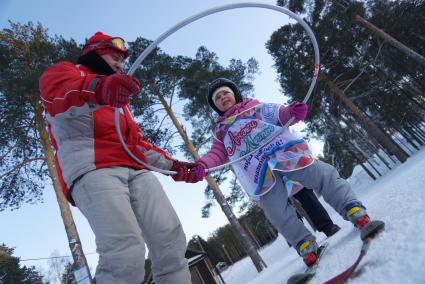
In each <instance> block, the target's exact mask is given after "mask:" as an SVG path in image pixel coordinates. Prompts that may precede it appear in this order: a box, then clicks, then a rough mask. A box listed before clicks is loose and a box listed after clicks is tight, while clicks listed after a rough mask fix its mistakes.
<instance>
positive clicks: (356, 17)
mask: <svg viewBox="0 0 425 284" xmlns="http://www.w3.org/2000/svg"><path fill="white" fill-rule="evenodd" d="M332 2H333V3H334V4H335V5H336V6H337V7H338V8H340V9H342V10H343V11H346V9H347V8H346V7H345V6H344V5H342V4H341V3H340V2H339V1H337V0H332ZM353 19H354V20H355V21H356V22H359V23H360V24H362V25H363V26H364V27H366V28H367V29H369V30H371V31H372V32H373V33H374V34H375V35H376V36H378V37H379V38H381V39H382V40H384V41H386V42H388V43H389V44H391V45H392V46H393V47H395V48H397V49H398V50H400V51H401V52H403V53H404V54H406V55H407V56H409V57H411V58H412V59H414V60H415V61H417V62H419V63H420V64H422V65H424V66H425V58H424V57H423V56H422V55H420V54H419V53H417V52H415V51H413V50H412V49H410V48H408V47H407V46H405V45H404V44H402V43H401V42H399V41H398V40H396V39H395V38H393V37H392V36H390V35H389V34H387V33H386V32H384V31H383V30H381V29H380V28H378V27H376V26H375V25H373V24H372V23H370V22H369V21H367V20H366V19H364V18H362V17H361V16H359V15H354V16H353Z"/></svg>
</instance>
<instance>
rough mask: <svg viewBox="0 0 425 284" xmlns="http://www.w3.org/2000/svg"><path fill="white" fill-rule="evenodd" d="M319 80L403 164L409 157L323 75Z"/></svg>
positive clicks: (320, 75) (321, 74)
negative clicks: (323, 82)
mask: <svg viewBox="0 0 425 284" xmlns="http://www.w3.org/2000/svg"><path fill="white" fill-rule="evenodd" d="M319 78H320V79H321V80H323V81H325V82H326V84H327V85H328V86H329V87H330V89H331V90H332V91H333V92H334V94H335V95H336V96H337V97H338V98H339V99H340V100H341V102H342V103H343V104H344V105H345V106H346V107H347V108H348V109H350V111H351V112H352V113H353V115H354V116H355V117H356V118H357V119H358V120H359V123H360V124H361V125H362V126H363V127H364V129H365V130H366V132H367V133H368V135H370V136H372V137H374V138H375V139H376V140H377V141H378V142H379V143H380V144H381V145H382V146H383V147H384V148H386V149H387V150H388V151H389V152H390V153H392V154H394V155H395V156H396V157H397V159H398V160H399V161H400V162H402V163H404V162H405V161H406V160H407V158H408V157H409V155H408V154H407V153H406V152H405V151H404V150H403V149H402V148H401V147H400V146H399V145H398V144H397V143H395V142H394V141H393V140H392V139H391V138H390V137H388V135H387V134H386V133H384V132H383V131H382V130H381V129H379V127H377V126H376V125H375V124H374V123H373V121H372V120H370V119H369V117H367V116H366V115H365V114H364V113H363V112H362V111H360V109H359V108H358V107H357V106H356V105H355V104H354V103H353V102H352V101H351V100H350V99H349V98H348V97H347V96H346V95H345V94H344V92H343V91H342V90H341V89H340V88H338V86H337V85H336V84H335V83H334V82H333V81H332V80H330V79H329V78H328V77H327V76H326V75H324V74H323V73H320V74H319Z"/></svg>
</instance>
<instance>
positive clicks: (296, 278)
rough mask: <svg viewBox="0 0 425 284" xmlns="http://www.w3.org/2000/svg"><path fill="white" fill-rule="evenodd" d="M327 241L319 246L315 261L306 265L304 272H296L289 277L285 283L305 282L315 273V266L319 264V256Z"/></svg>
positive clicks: (325, 247) (322, 252)
mask: <svg viewBox="0 0 425 284" xmlns="http://www.w3.org/2000/svg"><path fill="white" fill-rule="evenodd" d="M328 245H329V243H323V244H322V245H321V246H320V252H319V255H318V256H317V260H316V262H315V263H314V264H313V265H312V266H310V267H307V268H306V270H305V271H304V272H301V273H297V274H294V275H292V276H291V277H289V279H288V281H287V282H286V283H287V284H301V283H307V282H308V281H309V280H310V279H311V278H313V276H314V275H315V274H316V270H317V267H318V266H319V262H320V258H321V257H322V255H323V254H324V253H325V251H326V249H327V247H328Z"/></svg>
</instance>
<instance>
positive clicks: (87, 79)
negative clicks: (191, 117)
mask: <svg viewBox="0 0 425 284" xmlns="http://www.w3.org/2000/svg"><path fill="white" fill-rule="evenodd" d="M101 77H102V75H98V74H94V73H93V72H91V71H90V70H89V69H87V68H86V67H84V66H82V65H74V64H72V63H70V62H59V63H57V64H55V65H53V66H51V67H49V68H48V69H47V70H46V71H45V72H44V73H43V75H42V76H41V78H40V82H39V83H40V94H41V99H42V102H43V105H44V109H45V112H46V119H47V122H48V127H49V133H50V139H51V141H52V144H53V146H54V148H55V150H56V153H55V160H56V167H57V169H58V173H59V178H60V181H61V184H62V187H63V191H64V194H65V196H66V197H67V198H68V200H70V201H71V203H73V202H72V198H71V196H70V190H69V189H70V188H71V187H72V184H73V182H74V181H75V180H76V179H77V178H79V177H81V176H82V175H84V174H85V173H87V172H89V171H92V170H94V169H99V168H104V167H112V166H128V167H132V168H136V169H143V168H144V166H143V165H141V164H138V163H137V162H135V161H134V160H133V159H132V158H131V157H129V156H128V154H127V153H126V152H125V150H124V149H123V147H122V146H121V144H120V141H119V139H118V136H117V133H116V130H115V124H114V113H115V108H113V107H111V106H104V105H99V103H98V101H97V99H96V96H95V91H94V90H95V86H96V83H97V82H98V80H99V79H100V78H101ZM120 126H121V133H122V135H123V138H124V141H125V142H126V144H127V147H128V148H129V149H130V150H131V151H132V152H133V153H134V154H135V155H136V156H137V157H138V158H139V159H140V160H142V161H143V162H146V163H148V164H150V165H153V166H156V167H158V168H162V169H165V170H169V169H170V168H171V166H172V164H173V161H172V159H171V157H169V156H168V155H167V154H166V153H165V152H164V151H163V150H162V149H160V148H158V147H156V146H154V145H152V144H150V143H149V142H148V141H147V140H146V138H145V137H144V136H143V133H142V132H141V131H140V129H139V128H138V127H137V125H136V123H135V121H134V120H133V117H132V116H131V114H130V110H129V108H128V105H127V106H125V107H124V108H123V109H121V115H120Z"/></svg>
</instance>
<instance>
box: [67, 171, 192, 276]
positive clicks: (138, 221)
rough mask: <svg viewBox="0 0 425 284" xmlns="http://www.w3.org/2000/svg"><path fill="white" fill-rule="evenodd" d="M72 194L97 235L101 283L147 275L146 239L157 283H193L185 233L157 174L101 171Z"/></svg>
mask: <svg viewBox="0 0 425 284" xmlns="http://www.w3.org/2000/svg"><path fill="white" fill-rule="evenodd" d="M72 197H73V199H74V201H75V203H76V205H77V207H78V208H79V209H80V211H81V212H82V213H83V215H84V216H85V217H86V218H87V220H88V222H89V224H90V226H91V228H92V230H93V232H94V234H95V237H96V246H97V252H98V253H99V263H98V266H97V269H96V282H97V283H98V284H121V283H123V284H124V283H126V284H127V283H134V284H136V283H137V284H140V283H141V282H142V281H143V278H144V274H145V271H144V265H145V241H146V244H147V246H148V249H149V255H150V258H151V260H152V272H153V279H154V281H155V283H157V284H169V283H175V284H188V283H191V280H190V273H189V270H188V265H187V260H186V259H185V252H186V237H185V234H184V232H183V229H182V226H181V224H180V221H179V219H178V217H177V215H176V212H175V211H174V209H173V207H172V205H171V203H170V201H169V200H168V198H167V196H166V195H165V192H164V190H163V189H162V186H161V184H160V183H159V181H158V179H157V178H156V177H155V176H154V175H153V174H152V173H151V172H149V171H146V170H135V169H132V168H128V167H109V168H103V169H97V170H94V171H91V172H88V173H86V174H85V175H84V176H82V177H81V178H80V179H79V180H77V182H75V184H74V186H73V190H72Z"/></svg>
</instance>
